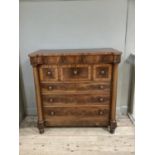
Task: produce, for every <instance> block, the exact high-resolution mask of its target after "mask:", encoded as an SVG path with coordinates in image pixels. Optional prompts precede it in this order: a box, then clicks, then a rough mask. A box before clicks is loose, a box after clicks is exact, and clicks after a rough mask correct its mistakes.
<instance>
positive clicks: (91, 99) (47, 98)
mask: <svg viewBox="0 0 155 155" xmlns="http://www.w3.org/2000/svg"><path fill="white" fill-rule="evenodd" d="M42 100H43V106H67V105H73V106H74V105H90V106H91V105H110V94H98V95H97V94H95V95H90V94H80V95H79V94H65V95H57V94H56V95H42Z"/></svg>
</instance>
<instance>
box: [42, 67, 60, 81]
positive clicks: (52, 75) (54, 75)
mask: <svg viewBox="0 0 155 155" xmlns="http://www.w3.org/2000/svg"><path fill="white" fill-rule="evenodd" d="M39 74H40V80H41V81H57V80H58V67H57V66H50V65H42V66H41V67H40V68H39Z"/></svg>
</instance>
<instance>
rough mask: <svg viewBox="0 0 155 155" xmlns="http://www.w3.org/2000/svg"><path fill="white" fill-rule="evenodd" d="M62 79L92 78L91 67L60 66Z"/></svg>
mask: <svg viewBox="0 0 155 155" xmlns="http://www.w3.org/2000/svg"><path fill="white" fill-rule="evenodd" d="M60 76H61V80H62V81H66V80H69V81H70V80H71V81H76V80H80V81H81V80H86V81H88V80H90V79H91V68H90V66H88V65H79V64H78V65H65V66H64V65H63V66H61V67H60Z"/></svg>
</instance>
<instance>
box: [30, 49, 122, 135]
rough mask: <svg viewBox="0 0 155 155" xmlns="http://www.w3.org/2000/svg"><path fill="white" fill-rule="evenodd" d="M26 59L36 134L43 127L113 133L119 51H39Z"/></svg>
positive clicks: (42, 130)
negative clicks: (107, 128) (30, 71)
mask: <svg viewBox="0 0 155 155" xmlns="http://www.w3.org/2000/svg"><path fill="white" fill-rule="evenodd" d="M29 57H30V62H31V64H32V66H33V71H34V80H35V89H36V103H37V112H38V128H39V131H40V133H43V132H44V126H110V132H111V133H114V131H115V128H116V126H117V123H116V96H117V95H116V92H117V76H118V75H117V74H118V63H119V62H120V59H121V52H119V51H117V50H114V49H80V50H67V49H66V50H40V51H36V52H33V53H31V54H30V55H29Z"/></svg>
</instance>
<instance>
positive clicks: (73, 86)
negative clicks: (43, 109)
mask: <svg viewBox="0 0 155 155" xmlns="http://www.w3.org/2000/svg"><path fill="white" fill-rule="evenodd" d="M41 90H42V93H55V92H60V91H62V92H64V91H65V92H67V91H72V92H75V91H83V92H86V91H89V92H92V91H95V93H97V92H102V93H110V90H111V82H109V81H105V82H102V83H95V82H81V83H80V84H79V83H78V82H77V83H65V82H62V83H56V82H55V83H41Z"/></svg>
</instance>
